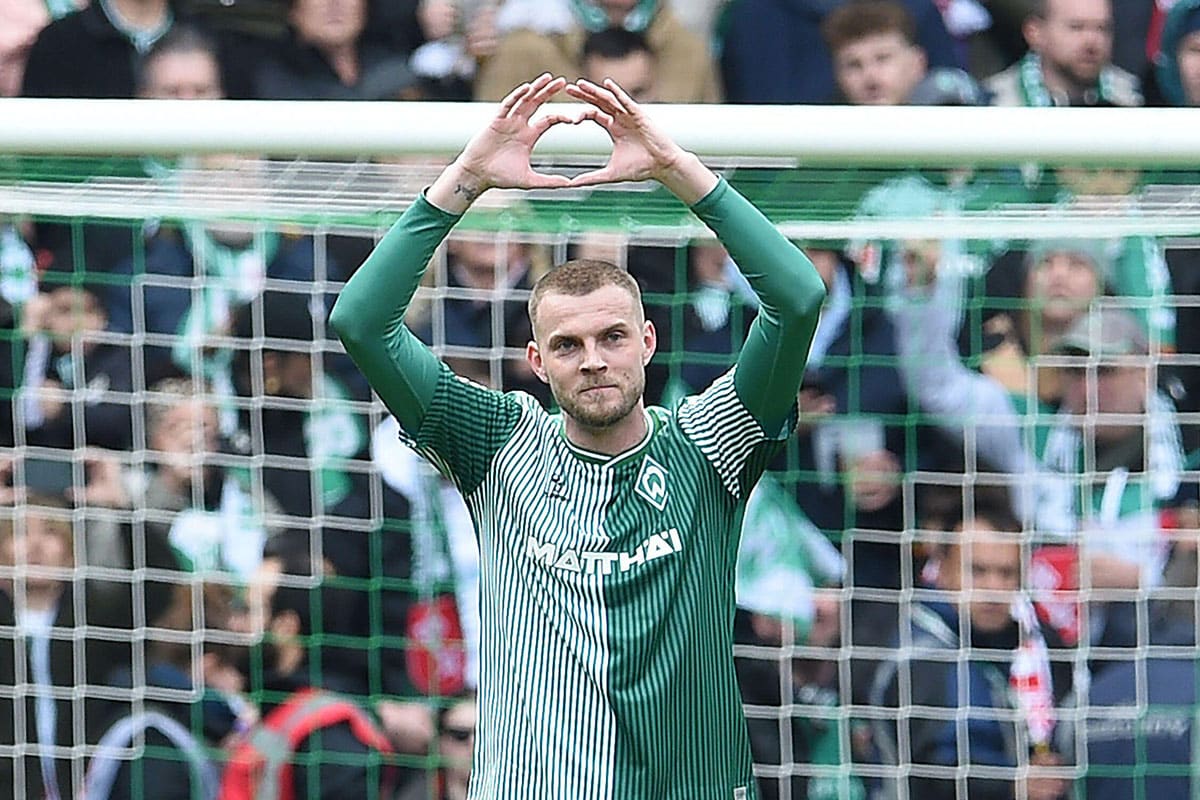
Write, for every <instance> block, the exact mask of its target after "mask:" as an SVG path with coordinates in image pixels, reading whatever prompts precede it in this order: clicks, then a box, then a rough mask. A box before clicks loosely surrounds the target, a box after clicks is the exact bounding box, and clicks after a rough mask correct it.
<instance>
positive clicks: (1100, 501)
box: [896, 282, 1184, 647]
mask: <svg viewBox="0 0 1200 800" xmlns="http://www.w3.org/2000/svg"><path fill="white" fill-rule="evenodd" d="M939 285H940V286H942V287H944V283H942V282H939ZM926 292H927V289H916V290H915V291H914V290H912V289H910V292H909V297H910V300H909V302H907V303H904V304H901V305H899V306H897V316H896V319H897V334H898V335H897V341H898V342H899V343H900V344H901V350H902V353H901V356H902V360H901V366H902V374H903V376H904V381H905V383H906V385H907V386H908V388H909V390H910V391H912V392H913V393H914V395H915V396H916V398H917V399H918V401H919V403H920V404H921V407H922V409H924V410H925V411H926V412H928V413H931V414H933V415H936V422H937V424H938V426H939V427H940V428H941V429H942V430H944V431H945V432H947V433H948V434H950V435H952V436H956V437H958V438H960V439H963V438H964V437H970V438H971V439H973V441H974V442H975V447H976V453H977V455H978V457H979V458H981V459H983V460H985V461H987V462H988V463H991V464H993V465H995V466H996V467H998V468H999V469H1001V470H1002V471H1004V472H1008V473H1010V474H1011V475H1012V476H1013V480H1014V481H1015V482H1016V483H1018V485H1019V487H1020V489H1019V491H1018V493H1017V497H1016V499H1017V501H1018V504H1019V506H1020V508H1021V509H1022V511H1023V512H1024V513H1026V514H1027V515H1029V517H1030V518H1031V519H1032V518H1034V517H1035V516H1036V519H1037V522H1038V527H1039V529H1040V531H1041V532H1042V533H1043V534H1045V535H1047V536H1049V537H1052V538H1054V539H1056V540H1058V541H1059V542H1063V543H1066V544H1069V545H1072V546H1074V547H1077V548H1079V550H1078V559H1079V563H1080V566H1079V569H1080V573H1081V575H1083V576H1084V577H1085V578H1086V579H1087V580H1088V583H1087V584H1084V585H1086V586H1087V587H1088V588H1090V589H1138V588H1142V589H1145V588H1151V587H1154V586H1156V585H1157V584H1158V583H1159V581H1160V580H1161V578H1162V570H1163V565H1164V562H1165V558H1166V548H1165V541H1164V537H1162V536H1161V535H1160V518H1159V513H1160V511H1161V510H1163V509H1165V508H1170V507H1171V505H1172V504H1173V502H1174V498H1175V495H1176V493H1177V492H1178V490H1179V487H1180V478H1181V471H1182V469H1183V463H1184V462H1183V450H1182V444H1181V441H1180V433H1179V428H1178V423H1177V421H1176V415H1175V410H1174V407H1173V405H1172V404H1171V401H1170V400H1169V399H1168V398H1167V397H1166V396H1165V395H1164V394H1162V393H1161V392H1159V391H1158V390H1157V388H1156V387H1155V385H1154V383H1153V382H1152V380H1151V375H1152V370H1153V367H1152V364H1151V362H1150V359H1149V354H1150V349H1149V342H1148V339H1147V337H1146V335H1145V332H1144V330H1143V329H1142V327H1141V326H1140V325H1139V323H1138V321H1137V318H1136V317H1135V316H1133V315H1132V314H1130V313H1129V312H1127V311H1124V310H1122V309H1119V308H1115V307H1113V306H1112V305H1111V303H1097V304H1094V306H1093V309H1092V311H1091V312H1090V313H1088V314H1084V315H1081V316H1079V317H1077V318H1076V319H1075V320H1074V322H1072V323H1071V325H1070V326H1069V327H1068V328H1067V330H1066V331H1065V332H1064V333H1063V334H1062V335H1061V336H1060V337H1059V338H1058V339H1057V340H1056V341H1055V343H1054V344H1053V346H1048V352H1049V353H1051V354H1059V355H1063V354H1066V355H1071V356H1075V357H1076V358H1077V361H1076V363H1077V364H1078V365H1080V366H1084V367H1086V368H1078V367H1076V368H1074V369H1065V370H1063V371H1062V373H1061V375H1062V382H1061V389H1062V391H1061V400H1060V402H1059V406H1058V408H1057V409H1056V408H1055V407H1053V406H1050V405H1048V404H1044V403H1043V404H1040V405H1039V404H1037V402H1036V399H1035V401H1034V405H1032V406H1030V405H1027V403H1026V397H1025V396H1022V395H1019V394H1017V395H1010V394H1009V393H1008V392H1006V391H1005V390H1004V388H1003V386H1002V385H1001V384H1000V383H998V382H997V381H995V380H994V379H992V378H990V377H988V376H985V375H980V374H978V373H975V372H972V371H970V370H968V369H967V368H966V367H965V366H963V365H962V364H961V362H960V361H959V360H958V358H957V354H956V352H955V351H954V349H953V346H952V344H951V337H952V334H951V330H952V328H953V322H952V321H951V319H949V317H950V316H951V315H949V314H947V313H946V312H945V311H944V308H945V305H946V302H945V301H944V300H941V301H935V302H925V301H924V300H916V301H915V302H914V299H915V298H917V297H920V296H922V295H924V296H926V297H927V295H926ZM942 292H944V288H938V289H935V295H934V296H938V295H939V294H941V293H942ZM942 296H944V295H942ZM1080 356H1086V359H1084V358H1079V357H1080ZM1131 418H1132V419H1131ZM1085 451H1086V452H1085ZM1082 580H1084V578H1081V581H1082ZM1091 609H1092V610H1091V614H1090V620H1091V624H1092V629H1091V630H1090V631H1085V632H1084V634H1085V635H1086V636H1088V637H1089V639H1090V641H1091V642H1092V644H1093V645H1107V646H1120V647H1132V646H1135V645H1137V644H1139V643H1138V642H1137V629H1136V619H1135V617H1134V609H1133V607H1132V606H1131V605H1129V604H1122V603H1105V602H1103V601H1102V600H1098V601H1097V602H1095V603H1094V604H1093V605H1092V607H1091ZM1142 644H1144V643H1142Z"/></svg>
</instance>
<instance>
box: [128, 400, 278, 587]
mask: <svg viewBox="0 0 1200 800" xmlns="http://www.w3.org/2000/svg"><path fill="white" fill-rule="evenodd" d="M150 392H151V394H150V397H149V398H148V402H147V403H146V440H147V445H148V447H149V451H150V452H149V453H148V454H147V455H148V460H149V461H151V462H152V464H153V469H152V471H151V473H150V475H149V476H148V483H147V485H146V490H145V495H144V497H143V499H142V502H141V503H140V504H139V507H142V508H146V509H147V510H148V513H147V518H146V523H145V524H146V529H147V530H148V531H150V532H151V533H152V534H153V535H156V536H159V537H161V538H164V539H166V540H167V541H169V542H170V543H171V546H172V548H174V550H175V555H176V557H177V558H178V559H179V561H180V563H181V565H182V566H183V567H184V568H185V569H189V570H192V571H194V572H197V573H200V574H205V573H211V572H215V571H222V572H228V573H229V574H231V575H232V576H233V577H234V578H235V579H240V580H241V581H242V582H243V583H244V582H246V581H248V580H249V579H250V578H251V577H252V576H253V575H254V573H255V572H256V571H257V569H258V567H259V564H260V563H261V561H262V554H263V545H264V544H265V543H266V540H267V537H268V536H269V535H271V534H277V533H279V532H280V531H281V527H280V525H279V523H278V518H279V515H280V513H281V512H280V509H279V504H278V503H277V502H276V501H275V498H274V497H272V496H271V494H270V492H268V491H266V490H265V489H264V490H262V491H261V492H257V493H256V492H255V491H254V489H253V487H252V486H251V485H250V483H249V476H248V475H247V474H245V473H244V471H241V470H237V469H233V468H230V467H228V466H226V463H225V462H224V461H223V460H222V458H221V455H222V450H226V451H227V450H228V448H227V446H226V447H223V446H222V441H221V439H220V436H219V433H218V426H219V421H218V417H217V408H216V406H215V404H214V401H213V400H212V399H211V395H209V394H208V393H207V391H206V389H205V386H204V384H203V383H200V384H199V385H194V384H193V383H192V382H191V381H190V380H186V379H180V378H168V379H166V380H164V381H160V382H159V383H157V384H155V385H154V386H153V387H151V389H150ZM228 458H229V454H228V453H227V454H226V459H228Z"/></svg>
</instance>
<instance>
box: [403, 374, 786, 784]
mask: <svg viewBox="0 0 1200 800" xmlns="http://www.w3.org/2000/svg"><path fill="white" fill-rule="evenodd" d="M644 413H645V414H646V416H647V422H648V428H649V430H648V433H647V435H646V437H645V439H644V440H643V441H642V442H641V443H639V444H638V445H637V446H635V447H633V448H631V449H630V450H628V451H626V452H624V453H621V454H619V455H615V456H607V455H599V454H596V453H591V452H588V451H586V450H582V449H580V448H579V447H577V446H575V445H573V444H571V443H570V442H569V441H568V440H567V438H566V436H565V434H564V432H563V424H562V418H561V416H560V415H553V414H548V413H547V412H546V411H545V410H543V409H542V407H541V406H540V405H539V404H538V403H537V401H535V400H534V399H533V398H531V397H529V396H528V395H523V394H502V393H499V392H494V391H490V390H488V389H485V388H483V387H481V386H478V385H476V384H473V383H470V382H468V381H465V380H463V379H460V378H456V377H455V376H454V375H453V373H451V372H450V371H449V370H448V369H446V370H444V371H443V373H442V376H441V378H440V379H439V383H438V387H437V389H436V392H435V394H434V397H433V401H432V403H431V404H430V407H429V409H428V411H427V413H426V416H425V419H424V421H423V424H422V425H421V427H420V430H419V431H418V432H417V435H416V436H415V438H414V439H413V440H412V441H411V442H410V444H412V445H413V446H414V447H415V448H416V449H417V450H418V451H419V452H421V453H422V454H423V455H425V456H426V457H427V458H429V459H430V460H431V461H432V462H433V463H434V464H435V465H437V466H438V468H439V469H440V470H442V471H443V472H444V473H445V474H446V475H447V476H449V477H450V478H451V479H453V480H454V481H455V482H456V483H457V484H458V486H459V488H460V489H461V491H462V493H463V496H464V497H465V498H466V501H467V505H468V507H469V508H470V510H471V515H472V517H473V519H474V522H475V525H476V531H477V534H478V537H479V546H480V555H481V558H480V561H481V567H482V576H481V587H480V593H481V616H482V636H481V651H482V652H481V656H480V660H481V665H480V686H479V691H480V702H481V705H482V706H483V707H484V708H487V709H490V710H491V713H490V714H487V715H484V716H482V717H481V719H480V728H479V731H478V733H477V737H478V738H477V741H478V744H477V751H476V756H477V760H476V763H475V772H474V774H473V775H472V779H471V791H470V797H472V798H530V800H533V799H534V798H546V799H547V800H549V799H550V798H578V799H579V800H610V799H612V798H619V800H639V798H645V799H646V800H652V799H653V800H669V799H670V798H678V799H679V800H734V799H735V798H752V797H754V796H755V791H754V786H753V779H752V774H751V765H750V750H749V745H748V742H747V738H746V725H745V718H744V716H743V712H742V706H741V700H740V696H739V693H738V687H737V683H736V680H735V677H734V671H733V661H732V646H733V642H732V620H733V613H734V566H735V564H736V561H737V551H738V541H737V540H738V531H739V530H740V527H741V526H740V523H741V516H742V512H743V508H744V504H745V498H746V497H747V495H748V494H749V491H750V488H751V487H752V486H753V484H754V482H755V481H756V480H757V479H758V477H759V475H760V474H761V472H762V470H763V468H764V466H765V464H766V461H767V460H768V459H769V458H770V456H771V455H772V454H773V453H774V452H775V449H776V447H777V446H778V445H779V443H780V441H781V440H780V439H778V438H774V437H772V436H768V435H767V433H765V432H764V431H763V429H762V426H761V425H760V424H759V423H758V422H757V421H756V420H755V418H754V417H753V416H752V415H751V414H750V412H749V411H748V410H747V409H746V408H745V406H744V405H743V404H742V401H741V400H740V399H739V397H738V394H737V392H736V391H735V389H734V380H733V372H732V371H730V372H729V373H727V374H726V375H724V376H723V377H722V378H720V379H719V380H717V381H716V382H715V383H714V384H713V385H712V386H711V387H710V388H709V389H708V390H707V391H705V392H704V393H703V394H701V395H698V396H694V397H690V398H687V399H685V400H684V401H683V402H682V403H681V404H680V405H679V406H678V407H677V409H676V411H674V412H671V411H667V410H666V409H663V408H658V407H652V408H649V409H647V410H646V411H645V412H644ZM779 433H781V434H783V435H786V431H783V432H779Z"/></svg>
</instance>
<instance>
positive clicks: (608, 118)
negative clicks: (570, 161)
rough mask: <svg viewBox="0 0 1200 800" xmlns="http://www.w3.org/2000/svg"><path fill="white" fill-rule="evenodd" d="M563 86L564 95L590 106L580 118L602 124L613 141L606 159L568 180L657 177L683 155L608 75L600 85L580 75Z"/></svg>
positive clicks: (588, 181) (586, 181)
mask: <svg viewBox="0 0 1200 800" xmlns="http://www.w3.org/2000/svg"><path fill="white" fill-rule="evenodd" d="M566 88H567V94H568V95H570V96H571V97H574V98H575V99H576V100H582V101H583V102H585V103H588V104H589V105H591V106H592V107H591V108H589V109H587V110H586V111H584V112H583V119H590V120H592V121H593V122H595V123H596V124H597V125H599V126H600V127H601V128H604V130H605V131H606V132H607V133H608V135H609V137H610V138H611V139H612V142H613V151H612V156H611V157H610V158H609V160H608V163H607V164H605V165H604V166H603V167H601V168H600V169H597V170H592V171H591V172H585V173H583V174H582V175H577V176H576V177H575V178H574V180H572V181H571V183H572V184H574V185H577V186H588V185H592V184H598V183H614V182H617V181H644V180H648V179H651V178H654V179H657V180H660V181H661V180H664V179H665V178H666V177H667V174H668V173H669V172H670V171H671V170H672V169H675V168H676V167H677V166H678V165H679V163H680V162H681V161H682V160H683V159H684V158H686V157H687V155H688V153H687V151H686V150H684V149H683V148H682V147H680V146H679V145H678V144H676V143H675V142H674V141H673V140H672V139H671V138H670V137H669V136H667V134H666V133H664V132H663V131H662V130H661V129H660V128H659V127H658V125H657V124H655V122H654V121H653V120H651V119H650V115H648V114H647V113H646V112H645V110H644V109H643V108H642V107H641V106H640V105H638V104H637V102H635V101H634V99H633V98H632V97H630V96H629V95H628V94H627V93H626V92H625V90H624V89H622V88H621V87H620V86H619V85H618V84H617V82H616V81H614V80H612V79H611V78H608V79H606V80H605V81H604V85H603V86H600V85H597V84H595V83H592V82H591V81H587V80H582V79H581V80H579V81H576V82H575V83H573V84H569V85H568V86H567V87H566Z"/></svg>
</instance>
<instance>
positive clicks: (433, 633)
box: [371, 360, 490, 696]
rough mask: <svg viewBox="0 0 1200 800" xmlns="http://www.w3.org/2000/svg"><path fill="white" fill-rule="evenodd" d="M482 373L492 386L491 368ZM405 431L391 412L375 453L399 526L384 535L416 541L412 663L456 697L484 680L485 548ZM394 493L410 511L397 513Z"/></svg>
mask: <svg viewBox="0 0 1200 800" xmlns="http://www.w3.org/2000/svg"><path fill="white" fill-rule="evenodd" d="M458 366H459V368H462V367H463V366H464V363H463V361H461V360H460V361H459V362H458ZM461 374H470V373H461ZM478 377H479V378H480V379H482V380H481V381H480V382H481V383H483V384H484V385H490V384H489V381H490V375H489V374H486V371H485V374H480V375H478ZM399 433H400V425H399V423H397V422H396V419H395V417H392V416H388V417H386V418H385V419H384V420H383V422H381V423H380V424H379V426H378V427H377V428H376V429H375V432H374V433H373V434H372V437H371V455H372V460H373V463H374V465H375V466H376V467H377V468H378V470H379V476H380V478H381V480H382V482H383V505H384V512H385V516H388V517H390V520H389V519H385V523H384V524H385V526H387V525H388V524H389V522H390V523H391V526H392V527H394V528H397V529H398V530H386V528H385V533H384V535H385V536H394V537H400V536H406V537H407V538H409V540H410V541H411V543H412V545H411V549H412V558H411V567H410V570H409V574H408V575H406V576H405V577H406V578H407V579H408V581H409V582H410V583H411V586H412V589H411V593H412V597H411V604H410V605H408V606H407V607H406V609H405V617H406V619H407V622H408V625H407V627H406V636H407V639H408V642H407V647H406V654H405V665H404V666H405V667H406V668H407V671H408V673H409V678H410V680H412V682H413V684H414V686H415V688H416V689H417V691H418V692H420V693H422V694H427V695H433V696H439V695H452V694H456V693H458V692H461V691H462V690H463V689H464V688H471V689H474V688H475V687H477V686H478V684H479V630H480V622H479V545H478V542H477V541H476V539H475V527H474V525H472V524H471V517H470V514H469V512H468V511H467V506H466V503H465V502H464V501H463V499H462V495H461V494H459V491H458V489H457V488H456V487H455V486H454V484H453V483H451V482H450V481H448V480H446V479H444V478H443V477H442V476H441V475H439V474H438V472H437V471H436V470H435V469H433V468H432V467H431V466H430V465H429V463H428V462H426V461H425V460H424V459H422V458H421V457H420V456H418V455H417V453H416V451H415V450H413V449H412V448H410V447H408V446H407V445H405V444H404V443H403V442H401V441H400V438H399ZM393 498H395V499H399V500H401V501H402V504H401V506H400V508H401V509H402V510H399V511H396V512H392V513H389V512H391V509H392V503H389V500H392V499H393Z"/></svg>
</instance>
